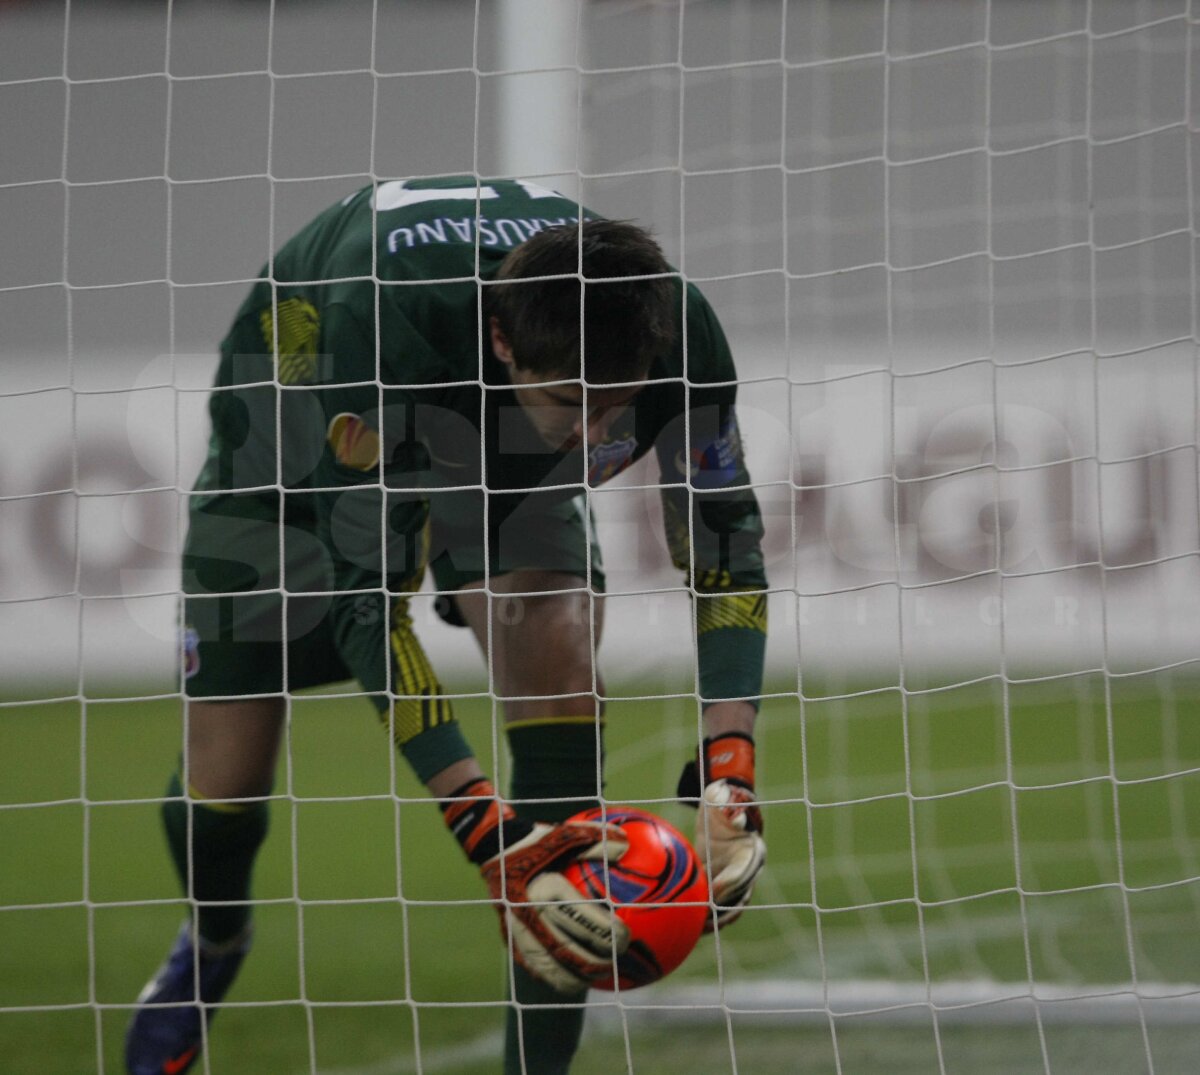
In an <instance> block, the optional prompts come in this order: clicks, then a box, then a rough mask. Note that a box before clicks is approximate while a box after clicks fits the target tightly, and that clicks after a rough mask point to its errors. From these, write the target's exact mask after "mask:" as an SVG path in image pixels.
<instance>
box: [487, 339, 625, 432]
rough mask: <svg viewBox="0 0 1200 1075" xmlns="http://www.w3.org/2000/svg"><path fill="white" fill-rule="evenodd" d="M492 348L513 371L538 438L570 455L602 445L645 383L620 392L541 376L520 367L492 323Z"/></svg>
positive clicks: (509, 371)
mask: <svg viewBox="0 0 1200 1075" xmlns="http://www.w3.org/2000/svg"><path fill="white" fill-rule="evenodd" d="M491 335H492V350H493V351H494V352H495V355H496V357H497V358H498V359H500V361H501V362H503V363H504V364H505V365H506V366H507V367H508V376H509V379H510V380H511V381H512V385H513V388H515V389H516V390H517V399H518V400H519V401H520V403H521V407H522V409H523V410H524V411H525V416H526V417H527V418H528V419H529V421H530V423H531V424H532V425H533V428H534V429H535V430H537V433H538V436H539V437H541V438H542V440H543V441H545V442H546V444H548V445H549V446H550V447H551V448H553V449H554V450H555V451H559V452H569V451H571V450H572V449H573V448H576V447H578V446H579V445H580V444H583V443H584V442H585V441H586V444H587V446H588V447H589V448H590V447H591V446H592V445H594V444H601V443H602V442H603V441H604V438H605V437H606V436H607V435H608V431H609V429H610V428H611V426H612V424H613V422H615V421H616V420H617V419H618V418H619V417H620V415H621V413H622V411H624V410H625V408H626V407H628V406H629V404H630V403H631V402H632V401H633V398H634V396H636V395H637V394H638V393H639V392H640V391H641V390H642V386H641V385H640V384H633V385H622V386H620V387H615V388H588V389H587V390H586V391H585V390H584V387H583V385H582V384H573V383H571V382H570V381H568V380H567V379H566V378H563V377H554V376H541V375H538V374H534V373H531V372H529V371H528V370H523V369H520V368H518V366H517V364H516V362H515V361H514V359H513V353H512V348H511V346H510V345H509V343H508V340H507V339H506V338H505V336H504V333H503V332H501V331H500V327H499V325H498V324H497V323H496V319H495V318H494V317H493V318H492V321H491Z"/></svg>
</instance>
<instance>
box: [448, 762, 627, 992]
mask: <svg viewBox="0 0 1200 1075" xmlns="http://www.w3.org/2000/svg"><path fill="white" fill-rule="evenodd" d="M441 808H442V814H443V816H444V817H445V819H446V824H447V825H448V826H449V827H450V831H451V832H452V833H454V835H455V837H456V838H457V840H458V842H459V843H460V844H461V845H462V848H463V850H464V851H465V852H466V853H467V857H468V858H469V859H470V860H471V861H472V862H473V863H475V865H477V866H478V867H479V868H480V872H481V873H482V874H483V878H484V880H485V881H486V882H487V885H488V889H489V891H490V892H491V894H492V899H493V900H495V901H496V910H497V911H498V912H499V914H500V933H501V936H503V937H504V938H505V940H507V939H508V938H509V936H511V937H512V942H513V955H514V957H515V958H516V960H517V962H518V963H520V964H521V965H522V966H523V967H524V968H525V969H526V970H527V971H529V973H530V974H532V975H534V976H535V977H537V978H541V979H542V980H543V981H545V982H548V983H549V984H550V985H551V986H553V987H554V988H555V989H557V990H558V991H559V992H561V993H578V992H581V991H583V990H585V989H586V988H587V987H588V985H589V984H590V983H591V982H593V981H596V980H598V979H605V978H610V977H611V976H612V974H613V967H614V960H615V958H616V957H617V956H620V955H623V954H624V952H625V950H626V949H627V948H628V947H629V927H628V926H626V925H625V923H624V922H622V921H621V920H620V919H619V918H617V917H616V916H615V915H614V914H613V913H612V910H611V908H609V907H607V906H605V905H604V904H603V903H597V902H595V901H591V900H586V899H584V898H583V896H582V894H581V893H580V892H579V890H578V889H576V888H575V886H574V885H572V884H571V883H570V882H569V881H568V880H567V879H566V878H565V877H564V876H563V875H562V874H561V873H560V872H559V871H560V870H561V869H562V868H563V867H564V866H566V865H567V864H568V863H570V862H575V861H579V860H584V859H586V860H590V861H599V860H605V861H608V862H616V861H617V859H619V858H620V857H621V855H622V854H624V852H625V849H626V848H627V847H628V846H629V845H628V843H627V841H626V840H625V837H624V835H623V834H622V833H621V830H620V829H619V828H617V827H615V826H612V825H604V824H601V823H599V822H569V823H564V824H560V825H547V824H543V823H541V822H532V821H526V820H523V819H521V818H518V817H517V816H516V814H515V813H514V812H513V809H512V807H510V806H508V804H507V803H503V802H502V801H501V800H500V799H499V798H498V797H497V795H496V789H495V788H494V787H493V786H492V784H491V782H490V781H489V780H486V779H484V778H482V777H480V778H478V779H476V780H471V781H469V782H468V783H467V784H465V785H463V786H462V787H461V788H459V789H458V790H457V791H456V792H455V793H454V794H453V795H452V796H451V797H450V798H449V799H446V800H444V801H443V802H442V803H441Z"/></svg>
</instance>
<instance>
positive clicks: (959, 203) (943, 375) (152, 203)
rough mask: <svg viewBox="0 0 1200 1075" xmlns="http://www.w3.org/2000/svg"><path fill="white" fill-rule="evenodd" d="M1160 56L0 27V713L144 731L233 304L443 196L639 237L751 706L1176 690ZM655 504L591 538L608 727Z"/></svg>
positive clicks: (173, 25) (919, 9) (1177, 40)
mask: <svg viewBox="0 0 1200 1075" xmlns="http://www.w3.org/2000/svg"><path fill="white" fill-rule="evenodd" d="M1089 10H1090V12H1091V22H1090V24H1089V22H1088V21H1087V19H1088V12H1089ZM989 12H990V19H989ZM1189 12H1190V14H1189ZM1195 18H1196V12H1195V11H1194V10H1190V5H1189V4H1188V3H1187V0H1124V2H1117V0H1095V2H1093V3H1092V4H1090V5H1088V4H1085V3H1083V2H1081V0H994V2H992V3H991V4H986V3H984V2H982V0H961V2H956V3H953V4H949V3H945V2H944V0H904V2H901V0H891V2H890V3H885V2H884V0H838V2H836V3H835V2H833V0H812V2H796V0H792V2H791V3H787V4H785V3H783V2H782V0H736V2H735V0H727V2H719V0H691V2H687V3H682V2H680V0H581V2H579V3H573V2H571V0H560V2H558V3H551V4H549V5H548V6H546V5H541V6H539V4H538V3H537V2H535V0H524V2H521V0H510V2H506V3H495V4H487V3H485V4H478V5H477V4H476V3H475V2H474V0H404V2H397V3H380V4H378V5H377V4H375V3H373V2H370V0H341V2H338V3H325V2H318V0H303V2H301V0H281V2H278V3H275V4H270V3H267V2H265V0H238V2H234V0H215V2H206V3H199V2H195V0H183V2H176V3H173V4H170V5H165V4H159V3H150V2H142V3H117V2H109V0H91V2H88V3H70V4H67V3H63V2H48V0H47V2H35V0H29V2H25V3H19V2H18V3H11V2H10V3H7V4H0V250H2V251H3V257H2V258H0V324H2V325H3V326H4V342H3V353H4V378H3V382H2V383H0V446H2V451H0V682H3V683H4V688H3V690H4V691H5V692H6V693H11V692H13V691H17V692H24V693H27V694H29V695H31V696H45V695H47V694H48V693H58V692H63V693H68V694H70V693H74V692H75V691H76V690H83V691H85V692H87V691H93V690H107V689H121V687H122V685H124V684H131V683H133V684H139V685H141V687H146V688H149V689H161V690H171V689H173V684H174V671H173V667H174V653H175V603H176V602H175V597H174V594H175V591H176V589H177V586H178V578H177V571H176V568H175V558H176V550H177V548H178V545H179V542H180V540H181V524H182V518H183V510H184V496H183V492H184V491H186V489H187V488H188V487H189V486H190V484H191V481H192V479H193V477H194V475H195V472H196V470H197V469H198V466H199V461H200V459H201V458H202V454H203V447H204V439H205V435H206V429H205V415H204V390H205V388H206V386H207V384H208V382H209V380H210V378H211V375H212V372H213V369H214V365H215V347H216V343H217V341H218V340H219V339H220V338H221V336H222V335H223V333H224V332H225V329H226V327H227V323H228V321H229V318H230V316H231V314H232V312H233V310H234V309H235V307H236V305H237V304H238V302H239V301H240V299H241V297H242V295H243V293H244V291H245V288H246V286H247V282H248V281H249V280H250V279H251V278H253V277H254V275H255V274H256V273H257V272H258V270H259V268H260V266H261V265H262V263H263V262H264V261H265V260H266V258H267V256H268V254H269V252H270V251H271V250H272V249H274V248H276V247H278V246H279V245H280V244H281V243H282V242H283V241H284V240H285V239H286V238H287V237H288V236H289V235H290V233H291V232H292V231H293V230H295V229H296V228H297V227H299V226H300V225H301V224H303V223H304V222H305V221H306V220H307V219H308V218H309V217H310V216H311V215H313V214H314V213H315V212H317V211H319V210H320V209H322V208H324V207H325V206H326V205H328V204H330V203H332V202H333V201H334V200H336V199H338V198H341V197H343V196H344V195H345V194H347V193H349V192H350V191H352V190H354V189H355V188H357V187H358V186H361V185H363V184H364V183H367V182H370V181H371V179H372V178H375V177H403V176H419V175H432V174H438V173H446V172H475V173H478V174H480V175H482V176H489V175H499V174H519V175H523V176H526V177H528V178H536V179H539V180H542V181H545V182H551V183H553V184H556V185H558V186H559V188H560V189H563V190H564V191H565V192H566V193H569V194H570V195H572V196H575V197H578V198H580V199H581V200H582V201H583V202H584V203H585V204H587V205H588V206H589V207H591V208H592V209H594V210H596V211H598V212H600V213H604V214H607V215H611V216H616V217H623V218H631V219H636V220H638V221H641V222H642V223H645V224H649V225H652V226H653V228H654V230H655V232H656V234H657V235H658V237H659V239H660V241H661V242H662V244H663V246H664V248H665V249H666V251H667V253H668V255H669V257H670V258H671V259H672V261H673V262H674V263H675V264H676V265H677V266H679V268H680V269H681V270H682V271H683V272H684V273H686V274H687V275H688V277H689V278H691V279H693V280H695V281H697V282H698V283H699V284H700V286H701V287H702V288H703V289H704V290H705V291H706V293H707V294H708V295H709V296H710V298H711V299H712V301H713V303H714V305H715V307H716V309H717V311H718V313H719V314H720V316H721V318H722V320H723V322H724V324H725V327H726V330H727V332H728V334H729V336H730V338H731V341H732V343H733V345H734V350H735V354H736V356H737V359H738V362H739V374H740V375H741V377H742V379H743V381H744V382H745V383H744V386H743V388H742V390H741V397H740V398H741V420H742V426H743V431H744V434H745V439H746V443H747V446H748V453H749V457H750V461H751V466H752V470H753V474H754V478H755V480H756V482H758V483H760V485H761V489H760V495H761V497H762V501H763V504H764V509H765V511H766V515H767V519H768V528H769V529H768V538H767V551H768V556H769V559H770V568H771V582H772V587H773V590H774V593H773V596H772V616H773V624H774V627H773V632H772V649H771V662H772V669H773V673H774V677H775V679H776V681H777V682H778V683H780V684H782V687H781V689H793V690H794V689H795V684H796V675H797V671H800V672H801V673H803V674H806V675H808V674H811V675H814V676H818V677H820V678H822V679H824V680H826V681H828V680H829V679H831V678H833V679H837V678H839V677H842V678H846V679H852V680H853V681H854V682H855V683H856V684H860V685H861V684H866V685H871V684H876V683H877V684H880V685H886V684H896V683H898V682H903V683H904V684H905V685H906V686H910V687H921V686H931V685H937V684H938V683H940V682H944V681H948V680H949V679H959V678H961V677H962V676H963V675H967V674H1004V675H1025V674H1038V673H1039V672H1045V671H1070V670H1076V669H1084V668H1106V669H1108V670H1111V671H1113V672H1123V671H1132V670H1135V669H1141V668H1147V667H1153V666H1156V665H1159V664H1165V663H1170V662H1174V661H1182V660H1189V659H1193V658H1194V657H1195V655H1196V652H1197V645H1198V644H1200V612H1198V611H1197V610H1198V609H1200V552H1198V550H1200V537H1198V530H1200V509H1198V496H1197V440H1198V437H1197V428H1196V426H1197V371H1196V356H1197V327H1196V326H1197V319H1196V301H1197V300H1196V272H1195V265H1196V200H1197V191H1196V175H1197V168H1196V163H1197V153H1198V148H1197V133H1196V116H1197V114H1198V109H1197V104H1198V103H1200V90H1197V87H1196V84H1195V76H1194V74H1193V71H1194V70H1196V69H1200V68H1198V64H1197V61H1198V60H1200V57H1197V56H1196V55H1195V54H1194V53H1195V49H1194V48H1193V50H1192V51H1193V55H1191V56H1190V57H1189V55H1188V47H1189V46H1188V43H1189V40H1191V41H1195V40H1200V34H1196V33H1194V32H1193V33H1191V34H1189V33H1188V28H1189V20H1190V19H1191V20H1194V19H1195ZM655 478H656V475H655V474H654V472H653V471H652V470H649V469H646V468H636V469H634V470H632V471H630V472H627V473H626V474H625V475H623V476H622V479H621V480H620V481H619V483H618V484H616V485H615V486H610V487H605V488H604V489H603V490H602V491H600V492H599V493H598V494H597V495H596V496H595V506H596V509H597V512H598V513H599V516H600V519H601V531H602V542H603V545H604V552H605V562H606V568H607V570H608V575H609V586H610V590H611V591H612V593H613V596H612V597H611V598H610V601H609V628H608V638H607V640H606V642H605V645H604V653H605V655H606V659H607V666H608V670H609V671H608V675H609V678H610V680H613V681H614V682H629V683H641V684H643V685H645V684H650V685H652V686H653V688H654V689H656V690H682V691H689V690H691V689H692V682H693V679H692V676H693V670H692V668H691V665H690V660H689V656H688V654H689V646H688V634H689V630H690V629H689V627H688V610H687V603H686V599H685V598H684V596H683V595H682V593H680V592H679V591H678V589H676V590H675V591H674V592H670V593H668V592H664V591H665V590H666V589H668V588H671V587H676V588H677V587H678V586H679V583H680V580H679V578H678V577H677V575H676V573H675V572H674V571H673V570H672V569H671V568H670V566H669V563H668V561H667V557H666V554H665V551H664V549H663V542H662V539H661V536H660V533H659V529H658V522H657V510H658V509H657V494H656V492H655V491H654V490H653V488H649V486H651V485H652V483H653V482H654V480H655ZM645 591H655V592H650V593H647V592H645ZM417 617H418V620H419V621H423V622H425V629H424V632H423V633H424V637H425V638H426V640H427V642H428V644H429V647H430V649H431V651H432V653H433V656H434V659H435V662H436V663H437V664H438V665H439V666H440V667H441V668H443V670H444V671H445V673H446V675H447V678H449V679H451V681H452V685H457V683H459V682H461V683H468V682H475V683H477V682H478V681H479V676H480V674H481V673H480V667H481V666H480V665H479V662H478V659H477V658H476V657H475V655H474V654H473V653H472V652H471V650H470V647H469V644H468V641H467V639H466V638H465V637H463V636H462V635H461V634H458V633H455V632H453V631H450V630H449V629H446V628H443V627H441V625H440V624H439V623H437V622H436V619H435V617H433V616H432V615H431V613H430V612H429V610H428V609H427V608H425V609H424V611H423V610H422V608H418V609H417ZM902 670H903V671H902ZM141 687H139V689H141Z"/></svg>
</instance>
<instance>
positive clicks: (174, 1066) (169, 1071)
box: [163, 1045, 199, 1075]
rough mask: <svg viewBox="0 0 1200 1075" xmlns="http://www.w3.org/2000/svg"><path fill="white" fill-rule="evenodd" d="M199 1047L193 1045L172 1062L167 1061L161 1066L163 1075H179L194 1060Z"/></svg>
mask: <svg viewBox="0 0 1200 1075" xmlns="http://www.w3.org/2000/svg"><path fill="white" fill-rule="evenodd" d="M198 1049H199V1046H196V1045H193V1046H192V1047H191V1048H190V1049H188V1050H187V1052H184V1053H180V1054H179V1055H178V1056H177V1057H175V1059H174V1060H168V1061H167V1062H166V1063H165V1064H163V1075H179V1073H180V1072H181V1071H183V1070H184V1068H186V1067H187V1066H188V1064H190V1063H191V1062H192V1061H193V1060H195V1059H196V1053H197V1051H198Z"/></svg>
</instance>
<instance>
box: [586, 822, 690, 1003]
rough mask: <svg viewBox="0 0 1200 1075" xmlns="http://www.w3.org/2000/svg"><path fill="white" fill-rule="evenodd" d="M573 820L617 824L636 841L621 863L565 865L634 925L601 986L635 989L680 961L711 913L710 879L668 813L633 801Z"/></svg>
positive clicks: (596, 896)
mask: <svg viewBox="0 0 1200 1075" xmlns="http://www.w3.org/2000/svg"><path fill="white" fill-rule="evenodd" d="M571 820H573V821H604V822H606V823H607V824H609V825H616V826H618V827H619V828H620V829H621V831H622V834H623V835H624V836H625V838H626V839H627V840H628V841H629V846H628V848H627V849H626V850H625V851H624V852H623V853H622V855H621V856H620V858H619V859H618V860H617V861H616V862H606V863H598V862H586V861H585V862H574V863H571V864H570V865H569V866H567V867H566V868H565V869H564V870H563V876H564V877H566V878H567V880H568V881H570V883H571V884H572V885H574V886H575V888H576V889H578V890H579V892H580V893H582V894H583V895H584V896H585V897H587V898H588V899H589V900H601V901H604V902H605V903H608V904H609V905H610V906H611V907H612V909H613V913H614V914H616V916H617V917H618V918H620V919H621V920H622V921H623V922H624V923H625V925H626V926H628V927H629V932H630V941H629V947H628V949H627V950H626V951H625V952H623V953H622V954H621V955H620V956H618V957H617V961H616V964H617V965H616V974H615V975H614V976H613V977H612V978H609V979H605V980H601V981H595V982H592V983H591V984H592V985H593V987H595V988H597V989H617V988H620V989H634V988H636V987H637V986H642V985H648V984H649V983H650V982H655V981H657V980H658V979H659V978H661V977H663V976H664V975H665V974H669V973H670V972H671V971H672V970H674V969H675V968H676V967H678V966H679V964H680V963H682V962H683V961H684V959H686V958H687V955H688V953H689V952H691V950H692V948H693V947H694V946H695V944H696V941H697V940H699V938H700V933H701V931H702V930H703V928H704V924H705V922H706V921H707V920H708V914H709V903H708V898H709V894H708V879H707V877H706V876H705V872H704V869H703V868H702V867H701V865H700V862H699V859H697V857H696V852H695V851H694V850H693V849H692V846H691V844H689V843H688V841H687V838H686V837H684V836H683V834H682V833H680V832H679V831H678V830H676V829H675V828H674V827H672V826H671V825H669V824H668V823H667V822H665V821H663V819H662V818H659V817H655V816H654V815H653V814H648V813H646V812H645V811H644V810H637V809H635V808H633V807H627V806H626V807H608V808H604V809H601V808H596V809H592V810H585V811H584V812H583V813H580V814H576V815H575V816H574V817H573V818H572V819H571Z"/></svg>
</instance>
